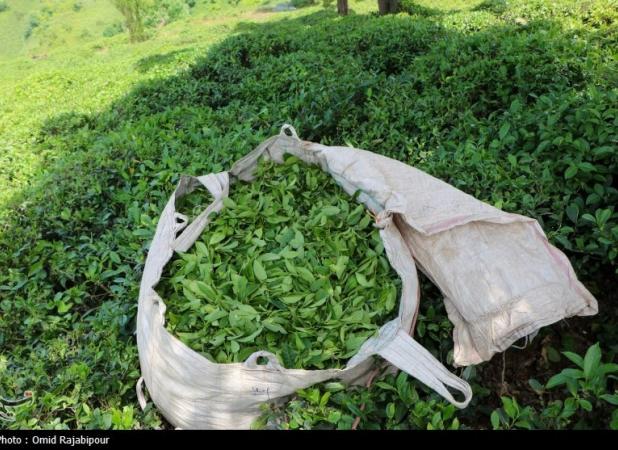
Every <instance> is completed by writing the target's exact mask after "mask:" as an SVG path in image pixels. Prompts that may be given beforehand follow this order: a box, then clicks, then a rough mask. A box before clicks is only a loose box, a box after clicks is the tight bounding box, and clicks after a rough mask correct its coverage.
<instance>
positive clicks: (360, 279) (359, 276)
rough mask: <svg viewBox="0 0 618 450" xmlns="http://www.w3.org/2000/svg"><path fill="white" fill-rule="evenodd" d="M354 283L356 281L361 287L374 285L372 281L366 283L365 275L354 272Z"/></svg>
mask: <svg viewBox="0 0 618 450" xmlns="http://www.w3.org/2000/svg"><path fill="white" fill-rule="evenodd" d="M356 281H358V284H359V285H361V286H362V287H371V286H373V285H374V284H375V282H374V281H373V280H371V281H368V280H367V278H365V275H363V274H362V273H360V272H356Z"/></svg>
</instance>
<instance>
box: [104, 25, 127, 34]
mask: <svg viewBox="0 0 618 450" xmlns="http://www.w3.org/2000/svg"><path fill="white" fill-rule="evenodd" d="M122 32H124V27H123V26H122V23H120V22H114V23H112V24H110V25H108V26H106V27H105V29H104V30H103V36H105V37H112V36H116V35H117V34H120V33H122Z"/></svg>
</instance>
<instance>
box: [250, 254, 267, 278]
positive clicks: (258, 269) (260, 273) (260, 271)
mask: <svg viewBox="0 0 618 450" xmlns="http://www.w3.org/2000/svg"><path fill="white" fill-rule="evenodd" d="M253 274H254V275H255V278H257V279H258V280H259V281H265V280H266V279H267V278H268V276H267V275H266V270H264V266H262V263H261V262H260V260H259V259H256V260H254V261H253Z"/></svg>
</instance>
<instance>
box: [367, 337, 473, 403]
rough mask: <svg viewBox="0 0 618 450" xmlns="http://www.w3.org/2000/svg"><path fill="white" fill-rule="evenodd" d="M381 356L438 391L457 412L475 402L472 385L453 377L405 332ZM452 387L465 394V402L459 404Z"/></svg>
mask: <svg viewBox="0 0 618 450" xmlns="http://www.w3.org/2000/svg"><path fill="white" fill-rule="evenodd" d="M378 354H379V355H380V356H381V357H382V358H384V359H385V360H387V361H388V362H390V363H391V364H393V365H394V366H396V367H398V368H399V369H401V370H403V371H404V372H406V373H408V374H409V375H412V376H413V377H414V378H416V379H417V380H419V381H420V382H422V383H423V384H425V385H426V386H428V387H430V388H431V389H433V390H434V391H436V392H437V393H438V394H440V395H441V396H442V397H444V398H445V399H447V400H448V401H449V402H451V403H452V404H453V405H455V406H456V407H457V408H465V407H466V406H468V403H470V400H472V389H471V388H470V385H469V384H468V383H467V382H466V381H464V380H462V379H461V378H459V377H458V376H456V375H453V374H452V373H451V372H450V371H449V370H448V369H447V368H446V367H444V366H443V365H442V364H441V363H440V361H438V360H437V359H436V358H434V356H433V355H432V354H431V353H429V351H427V350H426V349H425V348H424V347H423V346H422V345H421V344H419V343H418V342H416V341H415V340H414V339H412V338H411V337H410V336H409V335H408V334H407V333H406V332H404V331H403V330H402V329H399V330H398V332H397V335H396V336H395V338H394V339H393V340H392V341H391V342H390V343H388V344H387V345H385V346H384V347H383V348H382V349H381V350H380V351H379V353H378ZM448 387H450V388H451V389H454V390H457V391H459V392H461V393H462V394H463V396H464V399H463V400H462V401H458V400H455V398H454V397H453V395H452V394H451V393H450V392H449V390H448V389H447V388H448Z"/></svg>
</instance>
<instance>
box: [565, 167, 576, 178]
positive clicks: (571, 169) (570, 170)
mask: <svg viewBox="0 0 618 450" xmlns="http://www.w3.org/2000/svg"><path fill="white" fill-rule="evenodd" d="M577 170H578V169H577V166H569V168H568V169H567V170H566V171H565V172H564V178H565V179H567V180H568V179H569V178H573V177H574V176H575V175H577Z"/></svg>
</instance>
